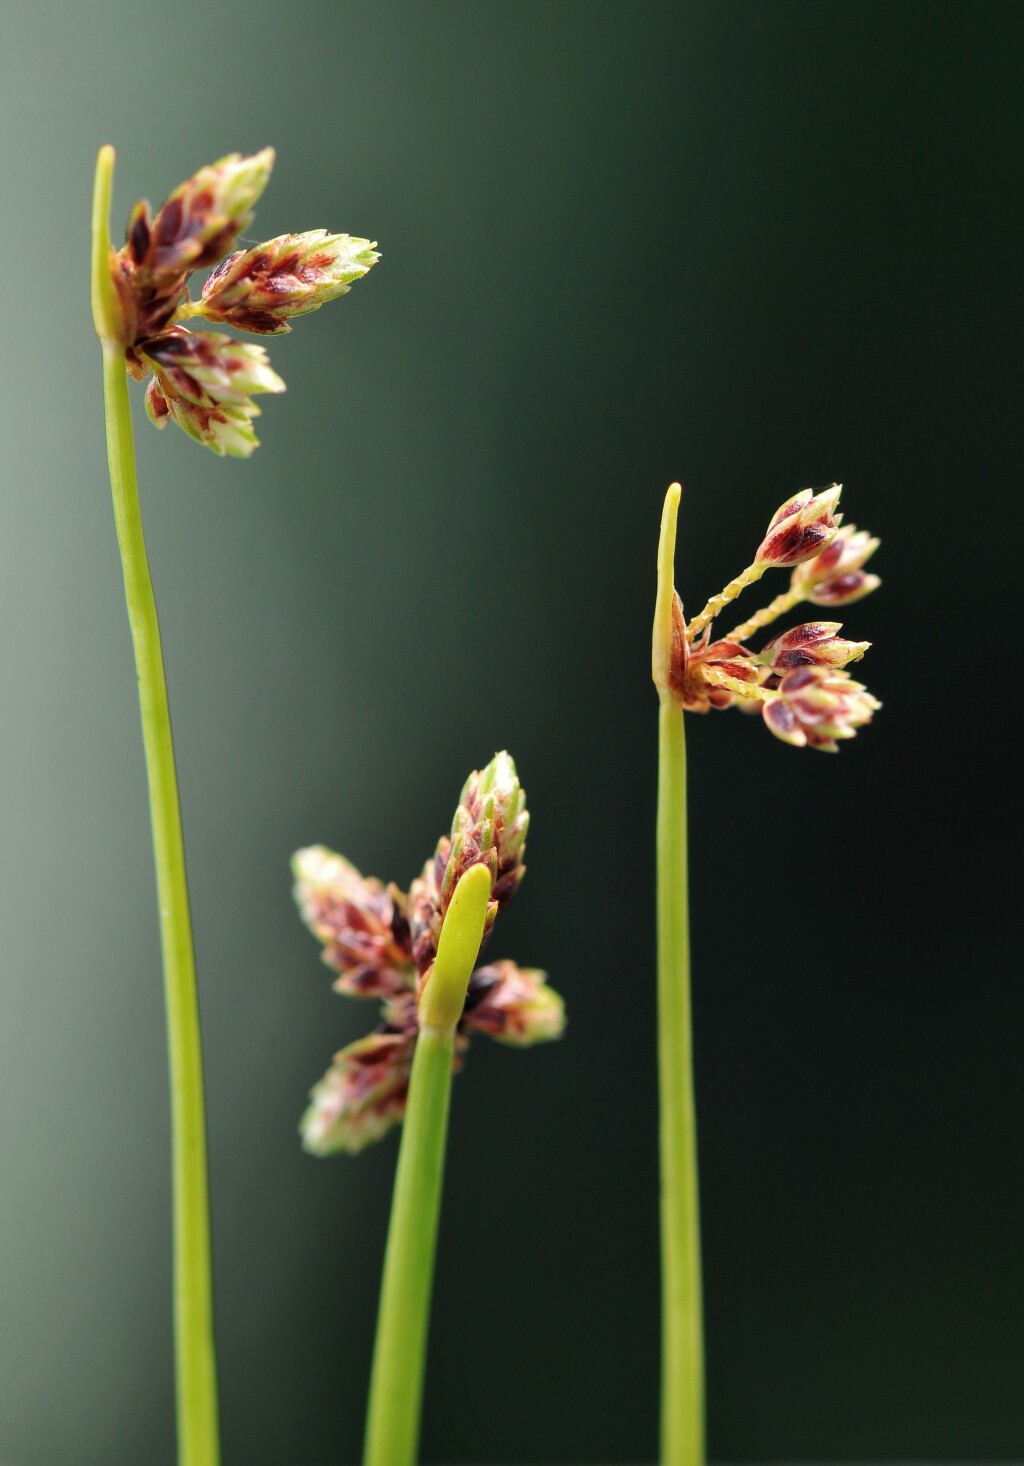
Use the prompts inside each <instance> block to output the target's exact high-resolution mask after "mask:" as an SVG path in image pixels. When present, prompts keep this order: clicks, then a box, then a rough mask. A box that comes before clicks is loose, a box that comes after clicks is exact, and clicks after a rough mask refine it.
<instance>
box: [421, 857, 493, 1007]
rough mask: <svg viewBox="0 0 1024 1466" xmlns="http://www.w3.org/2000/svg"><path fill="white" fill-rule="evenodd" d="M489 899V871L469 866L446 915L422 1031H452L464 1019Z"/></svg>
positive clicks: (425, 997)
mask: <svg viewBox="0 0 1024 1466" xmlns="http://www.w3.org/2000/svg"><path fill="white" fill-rule="evenodd" d="M490 899H491V873H490V871H489V870H488V869H487V867H486V866H484V865H473V866H470V868H469V870H468V871H467V872H466V874H465V875H464V876H463V877H462V879H461V880H460V881H459V883H458V885H457V886H456V887H455V891H454V893H453V895H452V900H451V905H450V906H449V907H448V910H447V912H446V913H445V918H444V923H443V925H442V927H441V936H440V938H439V940H438V944H437V957H436V959H435V961H434V965H433V967H432V969H431V971H430V976H429V978H428V979H427V983H426V986H425V987H424V989H423V996H422V997H421V999H420V1026H421V1027H422V1028H439V1029H449V1030H450V1029H453V1028H454V1027H455V1025H456V1023H458V1021H459V1019H460V1018H461V1017H462V1010H463V1008H464V1006H465V1003H466V990H467V988H468V987H469V979H470V977H471V976H472V973H473V968H474V966H475V964H476V959H477V957H478V956H479V955H480V943H481V942H482V940H483V934H484V923H485V921H486V920H487V905H488V902H489V901H490Z"/></svg>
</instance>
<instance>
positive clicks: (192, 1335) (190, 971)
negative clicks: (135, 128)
mask: <svg viewBox="0 0 1024 1466" xmlns="http://www.w3.org/2000/svg"><path fill="white" fill-rule="evenodd" d="M112 168H113V152H112V150H111V149H104V150H103V151H102V152H101V154H100V160H99V163H98V165H97V170H96V197H95V205H94V213H93V300H94V306H95V307H96V311H95V313H96V324H97V330H98V331H99V332H100V336H101V340H102V344H103V398H104V408H105V413H106V428H107V460H108V464H109V468H110V487H111V492H112V495H113V503H114V522H115V525H116V527H117V542H118V547H119V548H120V551H121V564H122V568H123V570H124V590H125V600H126V602H127V606H128V621H129V624H130V626H131V633H132V643H133V645H134V649H135V666H136V672H137V676H138V684H139V705H140V709H141V713H142V738H143V743H144V745H145V752H146V774H147V779H148V784H149V807H150V820H151V823H152V830H153V854H154V859H155V863H156V882H157V896H158V903H159V911H160V945H161V951H162V955H163V971H164V994H165V1002H166V1010H167V1049H168V1059H169V1064H170V1080H171V1137H172V1166H173V1187H174V1324H175V1367H176V1380H177V1418H178V1460H179V1463H180V1466H217V1463H218V1461H219V1459H220V1448H219V1444H218V1425H217V1375H216V1360H215V1356H214V1343H213V1303H212V1292H211V1276H210V1274H211V1269H210V1221H209V1197H208V1191H207V1170H206V1122H205V1115H204V1107H203V1069H202V1050H201V1045H200V1036H199V1005H198V997H197V993H196V974H195V958H194V955H193V948H192V925H191V917H190V915H189V902H188V886H187V882H186V876H185V849H184V844H183V841H182V833H181V811H180V807H179V801H178V783H177V777H176V774H175V768H174V745H173V742H172V739H171V719H170V711H169V708H168V704H167V683H166V679H165V676H164V665H163V654H162V651H161V647H160V627H159V624H158V621H157V612H156V601H155V599H154V596H153V583H152V580H151V578H150V573H149V563H148V560H147V557H146V544H145V540H144V538H143V532H142V515H141V512H140V509H139V490H138V479H137V476H136V471H135V446H134V440H133V437H132V423H131V404H130V402H129V400H128V381H127V376H126V374H125V366H124V352H123V349H122V348H121V347H120V346H119V345H118V344H117V342H116V340H115V339H112V335H113V332H112V322H113V314H112V313H113V309H114V306H113V303H112V299H111V296H112V292H110V291H109V288H107V289H106V290H105V287H104V284H103V276H104V268H105V265H106V261H107V258H108V255H109V239H108V235H107V216H108V208H109V199H110V188H111V174H112ZM97 302H98V305H97Z"/></svg>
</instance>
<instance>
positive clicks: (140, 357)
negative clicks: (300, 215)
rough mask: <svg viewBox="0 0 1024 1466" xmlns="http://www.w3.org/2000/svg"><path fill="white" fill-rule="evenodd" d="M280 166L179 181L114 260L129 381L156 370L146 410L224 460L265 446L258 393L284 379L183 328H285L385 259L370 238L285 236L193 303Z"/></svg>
mask: <svg viewBox="0 0 1024 1466" xmlns="http://www.w3.org/2000/svg"><path fill="white" fill-rule="evenodd" d="M273 164H274V151H273V149H272V148H264V149H263V150H262V152H259V153H254V154H252V156H251V157H242V156H241V155H240V154H239V153H230V154H229V155H228V156H227V157H225V158H221V159H220V160H219V162H217V163H211V164H210V165H209V166H208V167H206V168H200V169H199V171H198V172H197V173H195V174H193V175H192V177H191V178H187V179H186V180H185V182H184V183H181V184H179V186H178V187H177V188H176V189H175V190H174V191H173V192H172V193H171V194H169V195H168V197H167V198H166V199H165V200H164V202H163V203H162V204H161V206H160V208H159V209H158V210H157V212H156V214H155V215H152V214H151V211H150V207H149V204H148V203H146V201H145V200H144V199H143V200H140V201H139V202H138V203H137V204H136V205H135V207H134V209H133V210H132V212H131V215H130V216H129V219H128V228H127V232H126V242H125V245H124V247H123V248H122V249H121V250H119V251H118V252H117V253H116V254H114V253H113V252H112V253H111V256H110V272H111V279H112V283H113V297H114V301H115V303H116V304H115V307H114V311H113V316H114V319H113V322H112V324H111V325H110V328H109V329H108V330H106V331H101V334H102V335H104V336H105V338H106V337H112V338H113V339H116V340H117V341H118V343H119V344H120V345H121V346H122V347H123V348H124V352H125V364H126V367H127V370H128V372H129V373H130V374H131V375H132V376H133V377H135V378H136V379H137V380H140V381H141V380H142V379H143V378H145V377H146V376H147V375H148V373H149V372H152V373H153V381H152V382H150V384H149V386H148V389H147V392H146V410H147V412H148V413H149V416H150V418H151V419H152V421H153V422H154V423H155V424H156V425H157V427H164V426H166V424H167V422H168V420H169V419H173V420H174V421H175V422H176V423H177V424H178V425H179V426H180V427H182V428H183V429H184V430H185V432H187V433H188V434H189V435H190V437H193V438H194V439H195V440H196V441H197V442H199V443H202V444H203V445H204V446H205V447H207V448H211V449H212V450H213V451H214V452H215V453H219V454H221V455H222V456H223V455H225V454H226V455H228V456H231V457H241V458H244V457H248V455H249V454H250V453H251V452H252V451H253V449H254V448H255V447H256V446H257V444H258V440H257V438H256V434H255V433H254V432H253V428H252V420H253V418H255V417H258V416H259V408H258V407H257V406H256V404H255V403H254V402H253V400H252V398H253V396H254V395H255V394H257V393H260V392H283V391H284V383H283V382H282V380H281V378H280V377H279V376H278V375H277V373H276V372H274V371H272V370H271V368H270V364H269V362H268V360H267V356H266V352H265V351H264V349H263V348H262V347H260V346H248V345H243V344H242V343H240V342H235V341H232V340H231V338H230V337H227V336H220V335H216V334H215V333H212V332H203V331H198V332H188V331H186V330H185V329H183V326H182V322H184V321H187V320H190V319H192V318H193V317H196V316H198V317H201V318H205V319H206V320H210V321H221V322H226V323H228V324H230V325H233V326H237V327H239V328H241V329H242V330H249V331H253V332H256V333H261V334H266V333H272V332H278V331H287V330H289V329H290V327H289V325H288V318H289V317H291V316H296V315H302V314H304V313H306V312H308V311H312V310H317V309H318V308H319V307H320V306H321V305H323V304H324V303H325V302H326V301H328V300H332V299H333V298H334V297H335V296H337V295H342V294H344V293H345V292H346V291H347V290H348V289H350V287H351V283H352V281H354V280H357V279H358V278H359V277H360V276H361V275H365V274H366V272H367V271H368V270H369V269H370V267H371V266H372V265H373V264H375V263H376V261H377V259H378V258H379V256H378V255H377V253H376V252H375V250H374V248H373V246H372V245H371V243H370V241H369V240H365V239H352V238H350V237H349V236H348V235H347V234H328V233H327V231H326V230H324V229H314V230H311V231H309V232H308V233H305V234H285V235H281V236H280V237H279V238H278V239H272V240H269V241H268V242H267V243H266V244H262V245H257V246H256V248H255V249H251V250H245V251H239V252H237V253H235V254H232V255H230V257H229V258H228V259H226V260H224V263H223V264H222V265H221V266H220V268H219V269H217V270H215V271H214V272H213V274H212V275H211V276H210V278H209V279H208V280H207V282H206V285H205V286H204V288H203V292H202V296H201V297H200V299H199V300H198V301H193V300H191V299H190V298H189V295H188V281H189V277H190V275H191V274H192V272H193V271H195V270H197V269H204V268H206V267H207V266H209V265H213V264H216V262H217V261H218V260H220V259H221V258H222V257H223V256H224V255H227V254H228V252H229V251H230V250H231V249H232V248H233V246H234V245H235V243H236V242H237V240H238V236H239V235H240V234H241V233H243V232H244V231H245V230H246V229H248V227H249V225H250V224H251V223H252V217H253V207H254V205H255V203H256V201H257V200H258V199H259V197H260V195H261V194H262V192H263V190H264V188H265V187H266V185H267V182H268V180H269V178H270V172H271V169H272V167H273ZM97 329H100V328H99V326H98V327H97Z"/></svg>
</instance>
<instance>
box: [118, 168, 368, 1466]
mask: <svg viewBox="0 0 1024 1466" xmlns="http://www.w3.org/2000/svg"><path fill="white" fill-rule="evenodd" d="M273 161H274V154H273V151H272V149H270V148H265V149H264V150H263V151H262V152H261V153H257V154H254V155H253V156H252V157H248V158H243V157H241V156H240V155H239V154H237V153H232V154H229V155H228V156H227V157H225V158H222V159H220V161H219V162H217V163H214V164H211V165H210V166H209V167H206V168H201V169H199V171H198V172H197V173H195V174H193V176H192V177H191V178H188V179H186V180H185V182H184V183H182V184H181V185H180V186H179V187H178V188H177V189H175V190H174V192H173V193H171V194H170V195H169V196H168V198H167V199H165V201H164V203H163V204H162V205H161V207H160V208H159V209H158V210H157V212H156V214H155V216H154V215H152V214H151V211H150V208H149V205H148V204H147V203H145V201H140V202H139V203H137V204H136V205H135V207H134V208H133V210H132V212H131V215H130V216H129V220H128V227H127V231H126V238H125V244H124V246H123V247H122V248H121V249H120V250H117V251H115V250H114V249H113V248H112V246H111V243H110V229H109V216H110V201H111V192H112V187H113V169H114V151H113V149H112V148H110V147H104V148H102V149H101V150H100V154H99V158H98V160H97V164H96V178H95V189H94V194H93V216H92V269H91V285H92V308H93V319H94V323H95V327H96V333H97V335H98V337H99V339H100V344H101V347H102V351H103V385H104V409H105V420H106V437H107V457H108V464H109V470H110V486H111V493H112V496H113V507H114V520H115V525H116V530H117V540H118V546H119V549H120V553H121V562H122V569H123V574H124V586H125V599H126V602H127V609H128V619H129V624H130V627H131V634H132V642H133V646H134V652H135V662H136V670H137V675H138V685H139V702H140V709H141V716H142V734H143V743H144V747H145V754H146V771H147V778H148V784H149V803H150V819H151V825H152V833H153V850H154V858H155V865H156V878H157V894H158V905H159V916H160V939H161V951H162V958H163V972H164V988H165V1001H166V1019H167V1042H168V1058H169V1068H170V1084H171V1136H172V1146H171V1149H172V1182H173V1208H174V1244H173V1245H174V1338H175V1378H176V1399H177V1430H178V1457H179V1462H180V1463H181V1466H217V1463H218V1461H219V1457H220V1446H219V1430H218V1410H217V1370H216V1358H215V1350H214V1332H213V1301H212V1280H211V1258H210V1220H209V1200H208V1179H207V1158H206V1121H205V1110H204V1098H203V1072H202V1050H201V1042H200V1029H199V1004H198V996H197V991H196V972H195V956H194V948H193V938H192V925H191V916H190V912H189V899H188V884H187V880H186V873H185V853H184V842H183V838H182V828H181V810H180V801H179V797H178V787H177V776H176V773H175V762H174V746H173V741H172V735H171V721H170V712H169V707H168V699H167V682H166V676H165V673H164V664H163V653H162V650H161V644H160V628H159V623H158V619H157V610H156V601H155V598H154V594H153V585H152V580H151V577H150V572H149V564H148V559H147V555H146V545H145V539H144V536H143V528H142V516H141V510H140V505H139V490H138V478H137V474H136V468H135V448H134V440H133V436H132V423H131V406H130V402H129V398H128V378H129V377H132V378H134V379H136V380H138V381H142V380H144V379H145V378H146V377H147V376H148V375H149V374H150V373H152V380H151V381H150V383H149V386H148V388H147V392H146V399H145V405H146V410H147V412H148V413H149V416H150V418H151V419H152V421H153V422H154V423H155V424H156V426H158V427H164V426H166V424H167V422H168V421H169V420H171V419H173V420H174V421H175V422H177V423H178V424H179V426H181V427H182V428H183V429H184V430H185V431H186V432H187V433H188V434H189V435H190V436H191V437H192V438H194V439H196V441H198V442H200V443H202V444H203V445H204V446H206V447H208V448H210V449H212V450H213V451H214V452H216V453H218V454H220V455H221V456H224V455H230V456H234V457H247V456H248V455H249V454H250V453H251V452H252V451H253V449H254V448H255V447H256V446H257V440H256V437H255V434H254V433H253V430H252V419H253V418H254V417H256V416H257V415H258V411H259V409H258V408H257V406H256V404H255V402H254V401H253V396H254V394H258V393H261V392H280V391H283V389H284V383H283V382H282V381H281V379H280V377H278V376H277V374H276V373H275V372H274V371H273V370H272V369H271V367H270V364H269V361H268V359H267V354H266V351H265V349H264V348H263V347H262V346H260V345H254V344H247V343H245V342H240V341H236V340H234V339H233V338H231V337H229V336H225V335H222V334H220V333H216V332H208V331H189V330H187V329H185V327H184V326H183V325H182V322H183V321H184V320H186V319H189V318H191V317H192V316H196V315H198V316H204V317H205V318H206V319H210V320H217V321H224V322H227V323H228V324H229V325H237V326H239V327H240V328H241V329H244V330H250V331H254V332H256V333H259V334H271V333H276V332H279V331H286V330H289V329H290V326H289V324H288V320H289V318H290V317H292V316H295V315H301V314H305V313H307V312H308V311H310V310H316V309H318V308H319V306H320V305H322V304H323V303H324V302H325V301H327V300H330V299H332V298H334V297H335V296H336V295H339V294H342V293H344V291H345V290H347V289H348V288H349V284H350V282H351V281H352V280H354V279H356V278H358V277H359V276H360V275H362V274H365V273H366V271H367V270H368V269H369V268H370V267H371V266H372V265H373V264H374V263H375V261H376V259H377V255H376V253H375V252H374V250H373V246H372V245H371V244H370V243H369V241H367V240H353V239H351V238H350V237H349V236H348V235H331V236H328V235H327V234H326V233H325V231H322V230H320V231H314V232H313V233H312V234H307V235H296V236H291V235H289V236H286V238H287V239H288V240H289V241H291V240H296V241H299V242H300V243H299V245H297V246H296V248H295V249H294V250H292V249H290V248H289V249H286V250H284V251H283V252H276V246H278V245H280V243H281V241H273V240H272V241H269V243H268V244H266V245H263V246H260V247H259V249H258V250H257V251H256V252H246V253H245V254H239V255H232V256H231V260H230V261H229V262H226V263H228V264H231V265H232V269H231V270H229V271H226V272H225V274H229V275H230V281H231V288H230V289H227V287H226V285H225V286H224V288H223V289H222V288H221V285H215V286H214V287H211V288H209V289H208V290H207V291H206V292H205V293H204V296H203V298H202V299H201V300H200V301H199V302H192V301H191V299H190V298H189V295H188V281H189V279H190V277H191V275H192V273H193V272H194V271H195V270H196V269H199V268H204V267H206V266H209V265H214V264H216V263H217V261H218V260H220V259H221V257H222V256H223V255H225V254H226V253H227V252H228V251H229V250H230V249H231V247H232V245H233V244H234V243H235V242H236V240H237V239H238V236H239V235H240V234H241V233H242V232H243V231H244V230H245V229H247V228H248V226H249V224H250V222H251V220H252V208H253V205H254V204H255V202H256V200H257V199H258V198H259V196H260V194H261V193H262V192H263V189H264V188H265V186H266V183H267V180H268V178H269V176H270V170H271V168H272V166H273ZM252 254H255V258H251V259H250V258H249V256H250V255H252ZM218 278H219V280H220V281H221V284H223V279H224V277H223V276H219V277H218ZM207 285H208V286H209V281H208V282H207ZM255 305H258V306H259V313H258V317H257V315H256V314H255V313H254V306H255Z"/></svg>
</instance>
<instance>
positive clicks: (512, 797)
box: [409, 753, 530, 974]
mask: <svg viewBox="0 0 1024 1466" xmlns="http://www.w3.org/2000/svg"><path fill="white" fill-rule="evenodd" d="M529 823H530V816H529V813H528V812H527V809H526V792H525V790H524V789H523V788H522V786H521V785H520V783H519V775H518V774H517V773H516V766H515V764H514V763H513V761H512V759H511V757H510V756H509V754H507V753H496V754H495V755H494V757H493V758H492V759H491V761H490V763H489V764H488V765H487V767H486V768H485V769H483V770H482V771H480V772H479V773H472V774H470V776H469V778H468V779H467V780H466V783H465V784H464V786H463V789H462V793H461V794H460V796H459V804H458V808H457V809H456V811H455V818H454V820H453V821H452V828H451V834H450V835H447V836H442V837H441V839H440V840H439V841H438V844H437V850H436V851H435V853H434V858H433V860H429V861H428V862H427V864H426V865H425V866H424V869H423V874H422V876H420V877H419V879H418V880H416V881H414V882H413V884H412V887H411V889H410V892H409V922H410V926H411V928H412V941H413V953H414V955H415V958H416V965H417V967H418V968H419V970H420V973H421V974H422V973H424V972H425V971H426V970H427V968H428V967H429V966H430V964H431V962H433V960H434V957H435V956H436V955H437V939H438V936H439V935H440V931H441V923H442V921H443V920H444V915H445V912H446V911H447V910H448V904H449V902H450V901H451V899H452V893H453V892H454V890H455V886H456V884H457V883H458V881H459V880H460V879H461V877H462V876H463V875H465V873H466V871H467V870H468V869H469V868H470V866H471V865H486V867H487V868H488V870H489V871H490V873H491V880H492V882H493V884H492V888H491V900H490V904H489V906H488V910H487V924H486V926H485V927H484V932H485V935H486V933H487V932H489V931H490V929H491V927H492V926H493V925H494V919H495V917H496V916H497V914H498V912H499V911H500V910H501V908H502V907H503V906H505V905H507V903H508V902H509V901H511V899H512V897H513V896H514V895H515V893H516V891H517V890H518V888H519V883H520V881H521V880H522V879H523V876H524V875H525V874H526V866H525V865H524V864H523V854H524V851H525V849H526V831H527V828H528V826H529Z"/></svg>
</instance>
